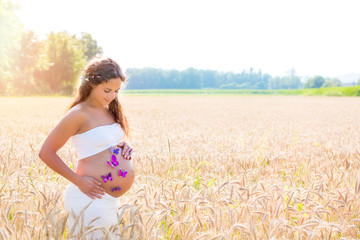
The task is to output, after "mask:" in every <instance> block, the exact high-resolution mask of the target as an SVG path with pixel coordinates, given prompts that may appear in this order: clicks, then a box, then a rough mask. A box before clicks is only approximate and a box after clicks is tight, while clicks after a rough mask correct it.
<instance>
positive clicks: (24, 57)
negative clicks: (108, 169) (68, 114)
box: [0, 0, 360, 95]
mask: <svg viewBox="0 0 360 240" xmlns="http://www.w3.org/2000/svg"><path fill="white" fill-rule="evenodd" d="M17 8H18V7H17V6H15V5H14V4H12V3H11V1H4V0H0V94H1V95H34V94H36V95H40V94H46V95H50V94H65V95H69V94H71V93H72V91H73V89H74V87H75V85H76V84H77V82H78V79H79V78H80V74H81V70H82V69H83V67H84V66H85V64H86V62H87V61H88V60H89V59H90V58H92V57H94V56H101V55H102V52H103V50H102V48H101V47H100V46H98V44H97V42H96V40H95V39H93V38H92V36H91V35H90V34H89V33H84V32H83V33H81V34H79V35H74V34H69V33H67V32H66V31H63V32H50V33H49V34H47V36H46V38H45V39H42V40H40V39H39V38H38V37H37V36H36V34H35V33H34V32H33V31H28V30H25V29H24V26H23V24H22V23H21V21H20V20H19V18H18V17H17V15H16V11H17ZM126 75H127V76H128V79H129V83H128V85H127V88H128V89H203V88H214V89H300V88H321V87H336V86H341V82H340V81H339V80H338V79H331V78H324V77H322V76H315V77H312V78H309V79H308V80H307V81H306V82H305V83H302V82H301V80H300V78H299V76H297V75H296V72H295V69H290V70H289V71H288V72H287V73H286V74H285V76H281V77H279V76H275V77H272V76H271V75H269V74H266V73H262V71H261V70H258V71H254V70H253V69H252V68H250V69H248V70H243V71H242V72H241V73H233V72H219V71H215V70H199V69H194V68H188V69H185V70H183V71H178V70H164V69H156V68H141V69H140V68H128V69H127V70H126ZM358 84H360V80H359V82H358Z"/></svg>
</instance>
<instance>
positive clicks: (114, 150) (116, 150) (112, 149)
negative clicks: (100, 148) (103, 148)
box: [110, 146, 120, 155]
mask: <svg viewBox="0 0 360 240" xmlns="http://www.w3.org/2000/svg"><path fill="white" fill-rule="evenodd" d="M110 150H111V152H112V153H114V154H116V155H118V154H119V151H120V148H118V149H114V148H113V146H111V147H110Z"/></svg>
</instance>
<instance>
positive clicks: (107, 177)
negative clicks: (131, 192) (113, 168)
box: [101, 172, 112, 183]
mask: <svg viewBox="0 0 360 240" xmlns="http://www.w3.org/2000/svg"><path fill="white" fill-rule="evenodd" d="M101 177H102V179H103V181H104V183H106V182H107V181H112V176H111V172H110V173H109V174H108V175H107V176H106V175H105V176H104V175H101Z"/></svg>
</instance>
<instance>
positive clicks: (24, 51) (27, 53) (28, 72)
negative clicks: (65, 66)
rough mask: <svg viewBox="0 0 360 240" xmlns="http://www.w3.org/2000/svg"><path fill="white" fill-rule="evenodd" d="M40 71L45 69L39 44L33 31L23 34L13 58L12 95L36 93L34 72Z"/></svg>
mask: <svg viewBox="0 0 360 240" xmlns="http://www.w3.org/2000/svg"><path fill="white" fill-rule="evenodd" d="M42 69H46V64H45V63H44V55H43V54H42V53H41V42H40V41H39V40H38V39H37V38H36V36H35V34H34V32H33V31H29V32H23V33H22V37H21V43H20V49H19V50H18V54H16V56H15V57H14V68H13V70H14V71H13V81H12V89H13V91H14V93H16V94H21V95H27V94H31V93H38V91H37V86H36V85H35V80H34V72H35V71H37V70H42Z"/></svg>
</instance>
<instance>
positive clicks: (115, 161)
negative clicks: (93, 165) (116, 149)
mask: <svg viewBox="0 0 360 240" xmlns="http://www.w3.org/2000/svg"><path fill="white" fill-rule="evenodd" d="M106 162H107V164H109V165H110V166H111V167H113V168H114V167H116V166H117V165H119V162H118V161H117V159H116V156H115V155H112V156H111V162H109V161H106Z"/></svg>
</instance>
